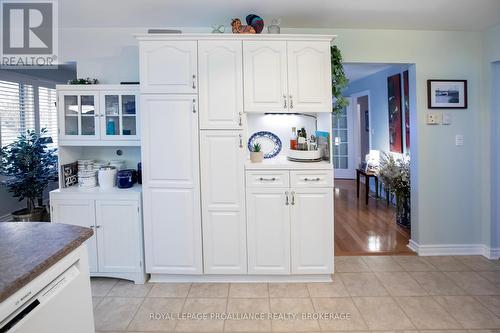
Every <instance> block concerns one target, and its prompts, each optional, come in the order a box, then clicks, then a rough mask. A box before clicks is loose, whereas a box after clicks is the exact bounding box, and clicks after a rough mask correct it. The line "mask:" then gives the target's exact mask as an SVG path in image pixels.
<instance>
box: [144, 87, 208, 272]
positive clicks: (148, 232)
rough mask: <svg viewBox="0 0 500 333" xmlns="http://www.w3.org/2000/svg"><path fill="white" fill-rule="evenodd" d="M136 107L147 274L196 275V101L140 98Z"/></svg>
mask: <svg viewBox="0 0 500 333" xmlns="http://www.w3.org/2000/svg"><path fill="white" fill-rule="evenodd" d="M141 107H142V109H143V110H144V112H142V118H141V126H142V131H141V133H142V143H143V146H142V165H143V189H144V190H143V191H144V238H145V251H146V270H147V272H148V273H158V274H201V273H202V245H201V238H202V237H201V212H200V208H201V207H200V182H199V178H200V176H199V142H198V137H199V131H198V104H197V97H196V96H195V95H167V94H161V95H160V94H157V95H153V94H151V95H148V94H143V95H142V96H141Z"/></svg>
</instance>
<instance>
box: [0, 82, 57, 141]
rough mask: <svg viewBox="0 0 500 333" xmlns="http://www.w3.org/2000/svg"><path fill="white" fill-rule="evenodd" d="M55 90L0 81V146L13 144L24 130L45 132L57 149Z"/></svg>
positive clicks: (22, 83)
mask: <svg viewBox="0 0 500 333" xmlns="http://www.w3.org/2000/svg"><path fill="white" fill-rule="evenodd" d="M55 102H56V90H55V89H52V88H48V87H43V86H38V85H37V84H36V83H35V84H28V83H24V82H11V81H2V80H0V146H2V147H4V146H6V145H8V144H11V143H12V142H14V141H15V140H16V139H17V137H18V136H19V135H20V134H24V133H26V131H27V130H35V131H37V132H39V131H40V129H41V128H47V130H48V134H49V135H50V136H51V137H52V140H53V141H54V143H53V144H50V145H49V147H51V148H55V147H57V110H56V106H55Z"/></svg>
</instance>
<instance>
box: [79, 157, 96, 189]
mask: <svg viewBox="0 0 500 333" xmlns="http://www.w3.org/2000/svg"><path fill="white" fill-rule="evenodd" d="M78 186H79V187H81V188H93V187H96V186H97V176H96V170H95V169H94V161H93V160H78Z"/></svg>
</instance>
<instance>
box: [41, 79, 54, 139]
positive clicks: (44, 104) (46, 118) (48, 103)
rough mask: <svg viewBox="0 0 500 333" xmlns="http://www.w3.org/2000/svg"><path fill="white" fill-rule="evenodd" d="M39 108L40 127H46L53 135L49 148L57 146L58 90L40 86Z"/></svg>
mask: <svg viewBox="0 0 500 333" xmlns="http://www.w3.org/2000/svg"><path fill="white" fill-rule="evenodd" d="M38 110H39V112H40V129H42V128H46V129H47V135H49V136H51V137H52V141H53V143H52V144H49V145H48V147H49V148H56V147H57V109H56V90H55V89H51V88H46V87H38Z"/></svg>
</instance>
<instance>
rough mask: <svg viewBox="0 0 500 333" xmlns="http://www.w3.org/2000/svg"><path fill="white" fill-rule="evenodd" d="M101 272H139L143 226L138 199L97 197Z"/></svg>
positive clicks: (96, 208) (98, 247)
mask: <svg viewBox="0 0 500 333" xmlns="http://www.w3.org/2000/svg"><path fill="white" fill-rule="evenodd" d="M95 210H96V211H95V212H96V230H97V249H98V252H99V258H98V259H99V260H98V262H99V271H100V272H129V273H132V272H141V265H142V262H141V252H142V251H141V247H142V242H141V238H142V228H141V218H140V208H139V202H138V201H134V200H130V201H128V200H96V201H95Z"/></svg>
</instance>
